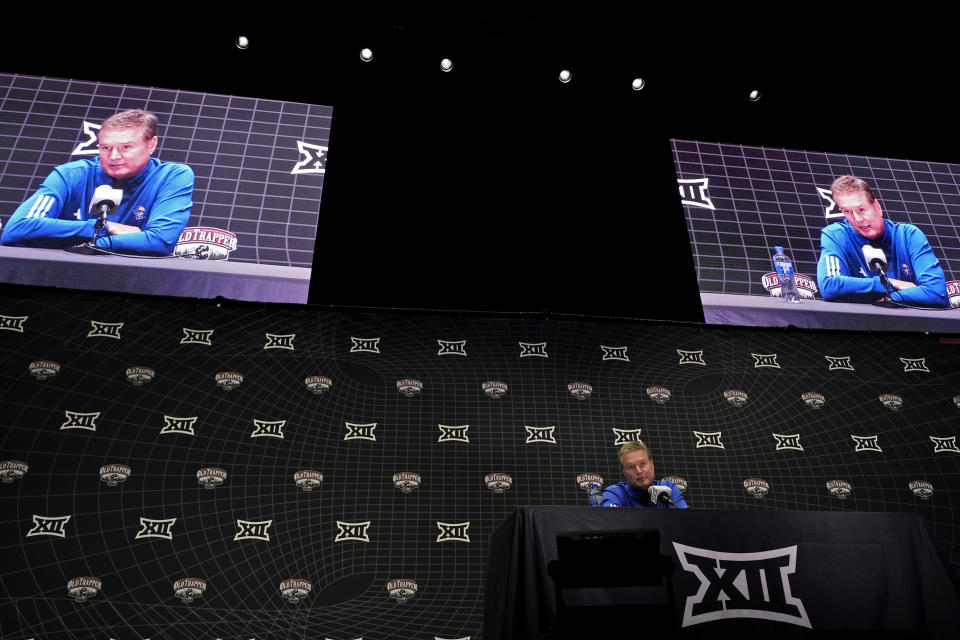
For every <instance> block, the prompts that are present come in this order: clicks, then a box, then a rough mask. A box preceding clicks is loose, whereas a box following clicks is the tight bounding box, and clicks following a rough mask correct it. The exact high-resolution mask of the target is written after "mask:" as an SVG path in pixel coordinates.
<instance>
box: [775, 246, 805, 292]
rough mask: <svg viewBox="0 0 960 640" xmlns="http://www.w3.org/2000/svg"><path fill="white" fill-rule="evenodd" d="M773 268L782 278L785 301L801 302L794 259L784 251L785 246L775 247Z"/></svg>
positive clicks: (781, 283)
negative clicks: (794, 269)
mask: <svg viewBox="0 0 960 640" xmlns="http://www.w3.org/2000/svg"><path fill="white" fill-rule="evenodd" d="M773 250H774V251H776V253H774V254H773V268H774V269H776V270H777V277H778V278H779V279H780V297H781V298H783V301H784V302H800V292H799V291H797V278H796V274H795V273H794V271H793V261H792V260H790V256H788V255H787V254H786V253H784V252H783V247H774V248H773Z"/></svg>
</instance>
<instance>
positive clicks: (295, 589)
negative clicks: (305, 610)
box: [280, 578, 313, 604]
mask: <svg viewBox="0 0 960 640" xmlns="http://www.w3.org/2000/svg"><path fill="white" fill-rule="evenodd" d="M312 588H313V585H312V584H310V581H309V580H304V579H302V578H290V579H289V580H284V581H283V582H281V583H280V595H281V596H283V599H284V600H286V601H287V602H289V603H290V604H297V603H298V602H300V601H301V600H303V599H304V598H306V597H307V594H309V593H310V590H311V589H312Z"/></svg>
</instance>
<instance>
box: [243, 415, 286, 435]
mask: <svg viewBox="0 0 960 640" xmlns="http://www.w3.org/2000/svg"><path fill="white" fill-rule="evenodd" d="M285 424H287V421H286V420H269V421H268V420H257V419H256V418H254V420H253V433H251V434H250V437H251V438H280V439H281V440H283V425H285Z"/></svg>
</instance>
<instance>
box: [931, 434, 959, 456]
mask: <svg viewBox="0 0 960 640" xmlns="http://www.w3.org/2000/svg"><path fill="white" fill-rule="evenodd" d="M930 442H932V443H933V452H934V453H960V449H958V448H957V436H950V437H949V438H938V437H936V436H930Z"/></svg>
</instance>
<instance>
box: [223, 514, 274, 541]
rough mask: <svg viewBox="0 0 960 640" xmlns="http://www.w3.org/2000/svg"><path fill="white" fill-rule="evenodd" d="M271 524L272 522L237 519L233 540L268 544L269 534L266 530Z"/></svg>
mask: <svg viewBox="0 0 960 640" xmlns="http://www.w3.org/2000/svg"><path fill="white" fill-rule="evenodd" d="M272 524H273V520H240V519H239V518H238V519H237V529H238V531H237V533H236V535H234V536H233V539H234V540H260V541H262V542H270V534H269V533H268V532H267V529H269V528H270V525H272Z"/></svg>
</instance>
